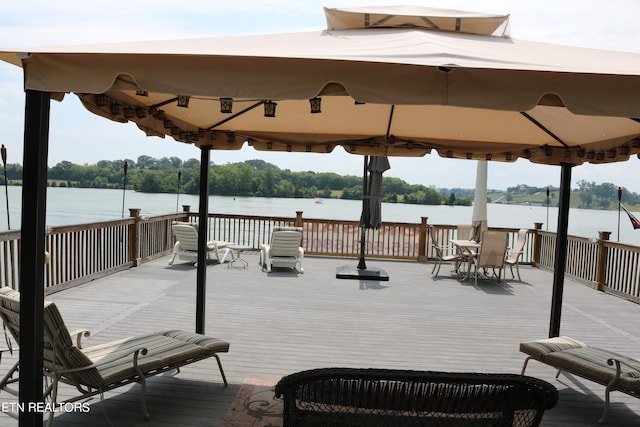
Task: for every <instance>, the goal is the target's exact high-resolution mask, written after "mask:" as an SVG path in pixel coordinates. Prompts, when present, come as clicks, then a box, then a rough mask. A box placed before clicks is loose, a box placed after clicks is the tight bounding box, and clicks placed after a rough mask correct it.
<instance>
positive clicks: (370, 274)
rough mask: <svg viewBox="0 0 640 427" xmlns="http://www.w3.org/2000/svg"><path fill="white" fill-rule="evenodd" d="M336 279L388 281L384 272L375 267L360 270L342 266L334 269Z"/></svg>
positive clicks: (387, 276)
mask: <svg viewBox="0 0 640 427" xmlns="http://www.w3.org/2000/svg"><path fill="white" fill-rule="evenodd" d="M336 279H355V280H381V281H388V280H389V275H388V274H387V272H386V271H385V270H383V269H381V268H377V267H371V268H363V269H360V268H356V267H354V266H350V265H343V266H342V267H338V268H336Z"/></svg>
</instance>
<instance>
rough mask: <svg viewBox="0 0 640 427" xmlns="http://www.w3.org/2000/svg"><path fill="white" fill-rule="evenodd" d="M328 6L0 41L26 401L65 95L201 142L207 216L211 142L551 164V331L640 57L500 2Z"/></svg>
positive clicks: (638, 146) (633, 92) (631, 103)
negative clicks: (18, 113)
mask: <svg viewBox="0 0 640 427" xmlns="http://www.w3.org/2000/svg"><path fill="white" fill-rule="evenodd" d="M325 15H326V18H327V28H326V29H325V30H322V31H312V32H304V33H291V34H271V35H252V36H239V37H217V38H204V39H192V40H162V41H154V42H138V43H136V42H130V43H114V44H101V45H90V46H86V45H85V46H58V47H46V48H38V47H33V48H18V49H0V59H1V60H3V61H6V62H9V63H12V64H15V65H17V66H19V67H22V68H23V70H24V89H25V91H26V112H25V139H24V153H25V157H24V164H23V167H24V180H23V209H22V246H21V251H22V256H21V262H22V265H21V272H20V283H21V293H22V300H23V301H25V302H28V304H24V305H23V306H22V307H23V311H22V312H21V323H22V325H21V327H22V328H24V329H28V330H31V331H32V332H33V333H30V334H24V335H23V336H22V337H23V340H22V342H21V343H20V376H21V394H20V400H21V402H29V401H39V400H41V399H42V387H38V385H39V384H41V381H42V379H41V368H42V367H41V361H42V306H43V301H44V292H43V282H44V267H43V266H44V256H45V254H44V242H45V241H44V236H45V211H46V207H45V205H46V174H47V152H48V129H49V106H50V100H51V99H55V100H59V101H61V100H62V99H63V98H64V97H65V96H66V95H67V94H74V95H75V96H77V97H79V98H80V100H81V102H82V103H83V105H84V106H85V107H86V108H87V110H89V111H91V112H92V113H94V114H97V115H99V116H102V117H105V118H107V119H110V120H112V121H115V122H121V123H124V122H134V123H136V125H137V126H138V127H139V128H140V129H141V130H142V131H143V132H144V134H146V135H147V136H154V137H171V138H173V139H175V140H176V141H178V142H180V143H186V144H194V145H196V146H197V147H199V148H200V150H201V172H200V182H201V186H200V196H201V197H200V206H199V214H200V223H201V224H206V223H207V221H206V217H207V212H208V198H207V195H208V184H207V183H208V172H209V170H208V168H209V163H210V153H211V150H237V149H241V148H243V147H244V146H245V145H248V146H251V147H253V148H254V149H257V150H279V151H289V152H312V153H319V154H321V153H328V152H331V151H332V150H334V149H336V148H338V146H339V147H341V148H340V149H344V150H346V151H347V152H349V153H352V154H356V155H373V156H424V155H427V154H429V153H437V154H438V155H440V156H443V157H448V158H456V159H461V161H464V160H483V161H484V160H487V161H502V162H513V161H515V160H516V159H518V158H525V159H528V160H530V161H532V162H537V163H544V164H550V165H558V166H559V172H560V174H561V185H560V186H561V196H560V209H559V210H560V215H559V220H558V244H557V246H556V267H555V274H554V296H553V301H552V307H551V321H550V330H549V335H550V336H556V335H558V334H559V327H560V312H561V306H562V286H563V276H564V266H565V261H566V259H565V249H566V237H567V223H568V212H569V193H570V178H571V170H572V167H573V166H576V165H580V164H583V163H585V162H591V163H607V162H616V161H623V160H627V159H629V158H630V157H631V156H632V155H637V154H638V153H640V103H639V102H638V99H640V55H639V54H633V53H620V52H610V51H602V50H594V49H585V48H576V47H568V46H561V45H552V44H545V43H533V42H526V41H521V40H515V39H513V38H511V37H510V36H509V34H508V32H507V29H508V25H507V24H508V20H509V16H508V15H495V14H484V13H474V12H464V11H452V10H436V9H430V8H423V7H409V6H407V7H372V8H351V9H325ZM204 231H205V232H201V233H200V242H199V244H200V249H201V250H200V253H199V262H198V277H197V281H198V288H197V289H198V292H197V301H196V304H197V305H196V326H195V329H196V331H197V332H204V331H203V328H204V322H203V320H204V312H205V310H204V294H205V291H206V288H205V283H206V269H205V262H204V256H205V255H204V250H203V249H204V246H205V243H206V241H205V240H206V235H207V233H206V230H204ZM38 416H40V417H41V414H40V415H39V414H33V413H23V414H21V417H24V420H25V421H30V420H31V417H38ZM21 421H22V418H21ZM33 421H37V420H36V418H33Z"/></svg>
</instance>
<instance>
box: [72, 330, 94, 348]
mask: <svg viewBox="0 0 640 427" xmlns="http://www.w3.org/2000/svg"><path fill="white" fill-rule="evenodd" d="M69 335H71V337H74V336H75V337H76V347H78V348H80V349H81V348H82V337H85V338H89V337H90V336H91V332H89V330H88V329H77V330H75V331H72V332H69Z"/></svg>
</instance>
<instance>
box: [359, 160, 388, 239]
mask: <svg viewBox="0 0 640 427" xmlns="http://www.w3.org/2000/svg"><path fill="white" fill-rule="evenodd" d="M367 157H369V156H365V182H366V180H367V172H368V175H369V178H368V182H367V183H366V191H365V193H364V194H363V203H362V207H363V209H362V217H361V218H360V224H361V226H362V227H364V228H373V229H376V230H377V229H378V228H380V225H381V224H382V174H383V173H384V172H385V171H387V170H389V169H390V168H391V166H390V165H389V159H388V158H387V157H386V156H371V157H369V163H368V164H367Z"/></svg>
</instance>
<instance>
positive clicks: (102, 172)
mask: <svg viewBox="0 0 640 427" xmlns="http://www.w3.org/2000/svg"><path fill="white" fill-rule="evenodd" d="M125 162H126V164H127V166H128V167H127V174H126V182H125V174H124V164H125ZM6 175H7V180H8V183H9V184H18V185H19V184H20V183H21V181H22V166H21V165H20V164H7V165H6ZM48 181H49V185H50V186H59V187H81V188H111V189H122V188H123V187H124V185H125V184H126V186H127V188H128V189H134V190H135V191H139V192H144V193H176V192H180V193H183V194H198V192H199V188H200V161H199V160H197V159H188V160H182V159H180V158H178V157H163V158H160V159H155V158H153V157H150V156H140V157H138V158H137V159H136V160H133V159H120V160H101V161H99V162H97V163H96V164H95V165H88V164H84V165H79V164H75V163H71V162H69V161H62V162H59V163H58V164H56V165H55V166H53V167H50V168H49V170H48ZM0 183H2V184H4V177H3V176H1V175H0ZM577 184H578V188H577V193H578V197H579V198H580V205H579V207H582V208H600V209H611V208H615V207H617V201H618V196H617V191H618V186H616V185H614V184H611V183H602V184H596V183H595V182H587V181H584V180H582V181H579V182H578V183H577ZM487 191H488V192H489V193H500V192H501V191H499V190H487ZM545 191H546V187H531V186H527V185H524V184H520V185H518V186H516V187H509V188H507V191H506V195H507V196H509V195H510V194H516V193H522V192H526V193H529V194H535V193H541V192H545ZM209 193H210V194H211V195H223V196H259V197H283V198H291V197H298V198H331V197H339V198H342V199H351V200H361V199H362V176H355V175H338V174H336V173H333V172H313V171H306V172H292V171H290V170H288V169H280V168H279V167H277V166H276V165H273V164H271V163H267V162H265V161H264V160H247V161H244V162H239V163H228V164H224V165H216V164H214V163H212V164H211V169H210V174H209ZM473 197H474V190H473V189H462V188H452V189H446V188H441V189H436V188H434V187H427V186H424V185H420V184H408V183H407V182H405V181H403V180H402V179H400V178H395V177H389V176H383V180H382V199H383V201H385V202H391V203H400V202H401V203H411V204H422V205H442V204H445V205H465V206H470V205H471V204H472V202H473ZM622 202H623V203H625V204H627V205H640V196H639V195H638V194H636V193H633V192H630V191H628V190H627V189H626V188H624V187H622Z"/></svg>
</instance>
